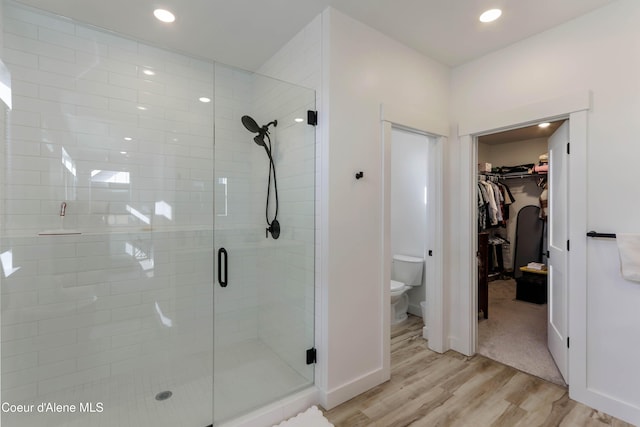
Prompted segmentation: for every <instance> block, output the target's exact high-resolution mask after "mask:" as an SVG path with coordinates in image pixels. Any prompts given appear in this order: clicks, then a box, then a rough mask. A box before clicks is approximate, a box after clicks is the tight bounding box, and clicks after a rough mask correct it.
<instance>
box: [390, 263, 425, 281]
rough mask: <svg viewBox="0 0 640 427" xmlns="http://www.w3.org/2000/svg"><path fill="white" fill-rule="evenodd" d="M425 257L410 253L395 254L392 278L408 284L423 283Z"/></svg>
mask: <svg viewBox="0 0 640 427" xmlns="http://www.w3.org/2000/svg"><path fill="white" fill-rule="evenodd" d="M423 268H424V259H423V258H418V257H414V256H410V255H394V256H393V262H392V265H391V278H392V279H393V280H397V281H398V282H402V283H404V284H405V285H407V286H420V285H422V270H423Z"/></svg>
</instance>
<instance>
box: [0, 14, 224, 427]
mask: <svg viewBox="0 0 640 427" xmlns="http://www.w3.org/2000/svg"><path fill="white" fill-rule="evenodd" d="M3 12H4V16H3V18H4V31H5V37H4V53H5V57H4V58H3V60H4V62H5V63H6V64H7V66H8V68H9V69H10V71H11V75H12V77H13V109H12V110H11V111H10V112H8V113H7V119H6V123H5V127H6V132H3V136H6V137H5V138H3V141H2V142H3V144H2V151H3V162H2V165H1V168H2V188H0V191H1V192H2V194H1V198H0V201H1V203H2V206H1V209H2V212H1V214H2V216H1V221H0V231H1V234H2V236H1V237H2V239H1V242H0V261H1V266H2V270H1V271H0V278H1V292H2V293H1V305H2V307H1V308H2V310H1V324H2V335H1V338H2V346H1V356H2V384H1V386H2V401H3V402H7V403H8V404H9V405H16V406H13V407H12V406H8V408H9V410H7V411H4V410H3V411H2V414H1V417H2V422H1V424H2V425H3V426H5V425H6V426H12V427H31V426H51V427H63V426H64V427H69V426H72V427H73V426H118V427H126V426H131V427H134V426H135V427H141V426H142V427H146V426H171V427H173V426H178V425H183V426H194V427H199V426H202V427H204V426H206V425H210V424H211V423H212V413H213V408H212V404H213V386H212V384H213V380H212V374H213V372H212V370H213V363H212V357H213V288H212V284H213V280H214V277H213V265H212V259H213V256H214V253H213V218H214V209H213V206H214V199H213V190H214V174H213V154H214V153H213V125H214V123H213V116H214V111H213V103H212V102H210V103H205V102H202V101H200V100H199V98H201V97H207V98H210V99H213V90H214V83H213V65H212V64H210V63H205V62H201V61H198V60H194V59H190V58H188V57H185V56H182V55H178V54H175V53H171V52H167V51H163V50H160V49H157V48H154V47H151V46H148V45H146V44H143V43H138V42H135V41H131V40H128V39H125V38H122V37H119V36H117V35H114V34H111V33H104V32H101V31H98V30H96V29H94V28H91V27H87V26H84V25H80V24H76V23H74V22H71V21H69V20H66V19H61V18H58V17H55V16H51V15H47V14H42V13H40V12H37V11H35V10H33V9H28V8H22V7H21V6H18V5H17V4H15V3H11V2H6V3H5V4H4V10H3ZM17 405H22V406H21V407H18V406H17ZM12 408H13V409H12ZM21 411H22V412H21Z"/></svg>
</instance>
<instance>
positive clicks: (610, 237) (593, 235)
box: [587, 231, 616, 239]
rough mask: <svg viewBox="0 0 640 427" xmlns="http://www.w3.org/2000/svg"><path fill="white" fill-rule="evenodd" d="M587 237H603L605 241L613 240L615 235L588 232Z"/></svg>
mask: <svg viewBox="0 0 640 427" xmlns="http://www.w3.org/2000/svg"><path fill="white" fill-rule="evenodd" d="M587 236H588V237H605V238H607V239H615V238H616V235H615V233H598V232H596V231H589V232H588V233H587Z"/></svg>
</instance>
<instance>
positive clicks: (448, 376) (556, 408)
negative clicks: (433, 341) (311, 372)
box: [323, 316, 631, 427]
mask: <svg viewBox="0 0 640 427" xmlns="http://www.w3.org/2000/svg"><path fill="white" fill-rule="evenodd" d="M391 335H392V337H391V380H390V381H387V382H386V383H384V384H381V385H379V386H377V387H375V388H373V389H371V390H369V391H367V392H366V393H363V394H361V395H359V396H357V397H355V398H353V399H351V400H350V401H348V402H345V403H343V404H342V405H340V406H337V407H336V408H334V409H332V410H330V411H323V412H324V413H325V416H326V417H327V418H328V419H329V421H331V422H332V423H333V424H334V425H335V426H336V427H343V426H344V427H357V426H367V427H369V426H379V427H392V426H393V427H401V426H416V427H417V426H428V427H435V426H446V427H449V426H465V427H466V426H473V427H485V426H505V427H512V426H523V427H531V426H567V427H573V426H580V427H591V426H592V427H602V426H615V427H622V426H631V424H628V423H625V422H623V421H620V420H618V419H616V418H613V417H611V416H609V415H606V414H604V413H602V412H599V411H596V410H594V409H592V408H589V407H588V406H585V405H582V404H580V403H578V402H576V401H574V400H571V399H569V395H568V393H567V389H566V388H564V387H561V386H558V385H556V384H552V383H550V382H547V381H545V380H542V379H540V378H537V377H534V376H532V375H529V374H526V373H524V372H521V371H518V370H517V369H514V368H511V367H509V366H506V365H503V364H501V363H498V362H495V361H493V360H490V359H487V358H486V357H484V356H480V355H475V356H473V357H466V356H463V355H461V354H459V353H456V352H453V351H449V352H447V353H445V354H438V353H435V352H433V351H431V350H429V349H428V348H427V343H426V341H425V340H424V339H422V319H421V318H419V317H415V316H410V318H409V320H407V321H406V322H404V323H403V324H401V325H398V326H395V327H392V332H391Z"/></svg>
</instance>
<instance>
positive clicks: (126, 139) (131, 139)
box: [124, 136, 133, 141]
mask: <svg viewBox="0 0 640 427" xmlns="http://www.w3.org/2000/svg"><path fill="white" fill-rule="evenodd" d="M124 140H125V141H133V138H131V137H130V136H125V137H124Z"/></svg>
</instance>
